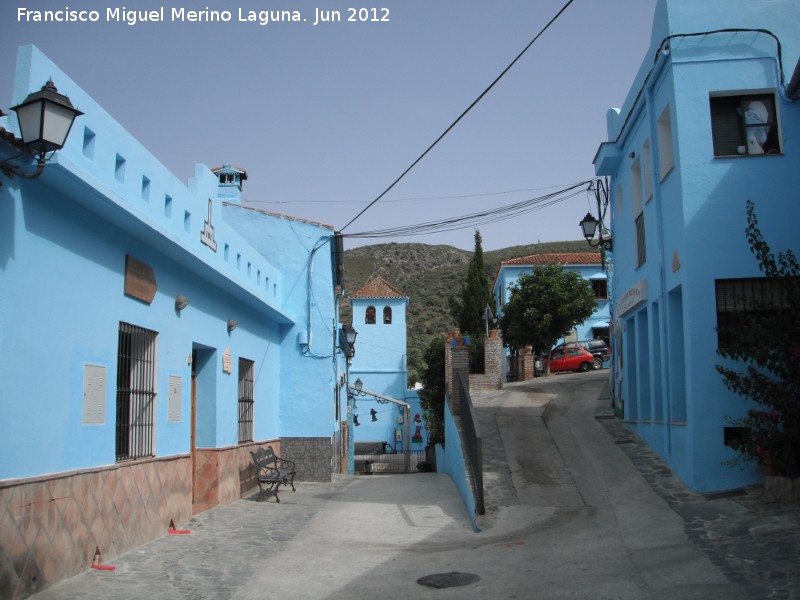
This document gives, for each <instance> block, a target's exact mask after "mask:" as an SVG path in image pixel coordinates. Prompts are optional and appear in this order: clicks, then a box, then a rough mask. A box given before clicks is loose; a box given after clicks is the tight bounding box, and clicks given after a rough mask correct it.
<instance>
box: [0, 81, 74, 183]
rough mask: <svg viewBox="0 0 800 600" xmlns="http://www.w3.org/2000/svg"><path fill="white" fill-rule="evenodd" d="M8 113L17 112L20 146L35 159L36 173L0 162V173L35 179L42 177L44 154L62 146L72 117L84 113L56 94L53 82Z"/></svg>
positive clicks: (66, 98)
mask: <svg viewBox="0 0 800 600" xmlns="http://www.w3.org/2000/svg"><path fill="white" fill-rule="evenodd" d="M11 110H13V111H14V112H16V113H17V121H18V122H19V130H20V135H22V143H23V144H25V149H26V151H27V153H28V154H30V155H31V156H33V157H35V158H36V170H35V171H23V170H22V169H20V167H19V166H18V165H13V164H11V163H9V162H8V161H0V170H2V172H3V174H4V175H5V176H6V177H8V178H11V177H13V176H14V175H16V176H18V177H22V178H24V179H35V178H36V177H38V176H39V175H41V174H42V171H43V170H44V166H45V162H46V161H47V158H46V155H47V153H48V152H55V151H56V150H60V149H61V148H63V147H64V144H65V143H66V141H67V136H68V135H69V132H70V129H72V123H73V122H74V121H75V117H78V116H80V115H82V114H83V113H82V112H81V111H79V110H78V109H76V108H75V107H74V106H72V102H70V100H69V98H68V97H67V96H65V95H63V94H59V93H58V90H57V89H56V86H55V85H53V81H52V80H48V82H47V83H46V84H45V85H44V86H43V87H42V89H41V90H40V91H38V92H34V93H33V94H30V95H29V96H28V97H27V98H25V100H24V101H23V102H22V103H21V104H18V105H17V106H12V107H11Z"/></svg>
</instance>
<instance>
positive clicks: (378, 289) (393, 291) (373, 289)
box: [348, 275, 408, 298]
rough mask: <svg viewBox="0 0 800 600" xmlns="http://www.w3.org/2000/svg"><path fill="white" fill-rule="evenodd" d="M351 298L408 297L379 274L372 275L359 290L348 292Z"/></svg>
mask: <svg viewBox="0 0 800 600" xmlns="http://www.w3.org/2000/svg"><path fill="white" fill-rule="evenodd" d="M348 296H350V297H351V298H408V296H406V295H405V294H404V293H403V292H401V291H400V290H398V289H397V288H395V287H394V286H392V284H390V283H389V282H388V281H386V280H385V279H384V278H383V277H381V276H380V275H373V276H372V277H371V278H370V279H369V281H367V283H365V284H364V287H362V288H361V289H359V290H356V291H355V292H353V293H352V294H348Z"/></svg>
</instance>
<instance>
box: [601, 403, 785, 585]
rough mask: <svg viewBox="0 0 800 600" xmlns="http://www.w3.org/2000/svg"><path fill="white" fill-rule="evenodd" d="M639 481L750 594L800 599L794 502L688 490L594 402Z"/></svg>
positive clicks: (752, 492) (749, 491)
mask: <svg viewBox="0 0 800 600" xmlns="http://www.w3.org/2000/svg"><path fill="white" fill-rule="evenodd" d="M595 418H597V420H598V422H599V423H600V424H602V425H603V427H604V428H605V429H606V431H607V432H608V433H609V435H610V436H611V437H612V438H613V439H614V440H615V443H616V444H617V445H619V447H620V448H621V449H622V450H623V452H625V454H626V455H627V456H628V458H630V460H631V462H632V463H633V464H634V466H635V467H636V468H637V469H638V470H639V472H640V473H641V474H642V476H643V477H644V478H645V480H646V481H647V482H648V483H649V484H650V486H651V487H652V488H653V490H655V492H656V493H657V494H658V495H659V496H661V497H662V498H663V499H664V500H665V501H666V502H667V504H669V506H670V507H671V508H672V509H673V510H674V511H675V512H676V513H678V514H679V515H680V516H681V517H682V518H683V520H684V530H685V531H686V534H687V535H688V537H689V539H690V540H692V542H694V544H695V545H696V546H698V547H699V548H701V549H702V550H703V551H704V552H705V553H706V555H707V556H708V557H709V559H710V560H711V562H712V563H714V564H715V565H716V566H717V567H719V569H720V570H721V571H722V572H723V573H724V574H725V576H726V577H728V579H729V580H730V581H732V582H734V583H737V584H738V585H740V586H741V587H742V589H744V590H745V591H746V592H747V595H748V596H749V597H750V598H776V599H781V600H784V599H785V600H790V599H791V600H800V506H783V505H781V504H778V503H775V502H765V501H763V500H762V498H761V495H762V488H761V487H760V486H753V487H749V488H745V489H742V490H735V491H733V492H728V493H720V494H697V493H694V492H692V491H691V490H689V489H688V488H687V487H686V486H685V485H684V484H683V483H682V482H681V481H680V479H678V478H677V477H676V476H675V475H673V474H672V472H671V471H670V470H669V468H668V467H667V466H666V465H665V463H664V462H663V461H662V460H661V459H660V458H659V457H658V456H657V455H656V454H655V453H654V452H653V451H652V450H651V449H650V447H649V446H647V445H646V444H645V443H643V442H642V441H641V440H639V438H638V437H636V435H635V434H634V433H633V432H631V431H630V430H629V429H628V428H626V427H625V425H624V424H623V423H622V422H621V421H619V419H617V418H615V417H614V416H613V414H612V411H611V407H610V404H609V403H608V402H605V403H603V402H602V400H601V402H600V403H598V408H597V411H596V414H595Z"/></svg>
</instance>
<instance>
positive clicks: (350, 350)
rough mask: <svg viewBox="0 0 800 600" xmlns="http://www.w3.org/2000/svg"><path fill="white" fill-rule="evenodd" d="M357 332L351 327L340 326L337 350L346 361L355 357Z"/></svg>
mask: <svg viewBox="0 0 800 600" xmlns="http://www.w3.org/2000/svg"><path fill="white" fill-rule="evenodd" d="M357 336H358V332H357V331H356V330H355V329H353V326H352V325H342V328H341V329H340V330H339V348H341V350H342V353H344V355H345V356H346V357H347V359H348V360H350V359H352V358H353V357H354V356H355V355H356V337H357Z"/></svg>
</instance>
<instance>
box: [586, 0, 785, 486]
mask: <svg viewBox="0 0 800 600" xmlns="http://www.w3.org/2000/svg"><path fill="white" fill-rule="evenodd" d="M725 28H751V29H756V28H759V29H767V30H769V31H771V32H772V33H773V34H774V35H775V36H776V37H777V39H778V40H779V41H780V44H781V49H782V53H781V54H779V52H778V45H777V43H776V39H775V38H773V37H772V36H770V35H767V34H764V33H754V32H738V33H716V34H706V35H700V36H687V35H685V34H692V33H701V32H706V31H711V30H719V29H725ZM798 31H800V2H798V0H777V1H774V2H752V1H745V0H709V1H708V2H702V3H700V2H692V1H690V0H661V1H660V2H659V4H658V7H657V9H656V13H655V22H654V25H653V37H652V41H651V48H650V50H649V51H648V53H647V55H646V56H645V57H644V60H643V64H642V68H641V70H640V72H639V74H638V76H637V78H636V81H635V82H634V83H633V85H632V87H631V89H630V91H629V92H628V97H627V99H626V101H625V103H624V105H623V107H622V109H621V110H619V109H612V110H611V111H609V115H608V118H607V120H608V139H609V141H608V142H607V143H605V144H603V145H601V148H600V150H599V151H598V154H597V156H596V158H595V167H596V171H597V173H598V174H599V175H607V176H610V177H611V183H610V190H611V200H610V202H611V206H610V209H609V213H610V214H611V229H612V231H613V234H614V251H615V252H614V260H615V270H614V282H613V288H614V292H615V297H616V300H615V302H617V304H618V305H619V304H620V303H619V301H620V300H621V299H622V298H623V297H625V294H626V293H628V294H629V295H628V298H629V299H630V298H631V297H632V294H639V302H638V303H635V302H630V303H627V304H626V303H624V302H623V303H622V305H621V306H619V309H618V311H617V314H616V315H615V321H614V325H615V331H614V335H613V338H614V340H615V342H616V345H617V351H618V352H621V353H620V354H618V356H619V358H620V359H621V361H615V370H616V373H615V380H616V381H617V382H618V383H619V387H618V391H617V394H618V400H621V401H623V402H624V410H625V416H626V418H628V419H630V420H631V426H632V427H633V428H634V429H635V431H636V432H637V434H639V435H640V436H641V437H642V438H643V439H645V440H646V441H647V442H648V443H650V444H651V445H652V446H653V448H654V449H655V450H656V451H657V452H659V454H660V455H661V456H663V457H664V458H665V459H666V460H667V462H668V463H669V464H670V466H671V467H672V469H673V470H674V471H675V472H676V473H677V474H678V475H679V476H680V477H681V478H682V479H683V480H684V481H686V482H687V483H688V484H689V485H690V486H691V487H692V488H693V489H695V490H699V491H714V490H721V489H728V488H734V487H738V486H742V485H746V484H749V483H753V482H756V481H758V480H759V474H758V473H757V471H756V469H755V468H753V469H749V470H744V471H741V470H738V469H732V468H729V467H726V466H723V465H722V464H721V462H722V461H723V460H725V459H727V458H730V457H732V456H733V453H732V452H731V451H730V449H729V448H726V447H725V446H724V444H723V428H724V426H725V425H726V423H725V417H726V416H730V417H737V416H741V415H743V414H744V413H745V411H746V410H747V408H748V406H749V402H748V401H747V400H745V399H742V398H740V397H738V396H735V395H733V394H731V393H730V392H728V391H727V389H726V388H725V387H724V385H723V384H722V380H721V377H720V376H719V375H718V374H717V373H716V371H715V370H714V365H715V364H717V363H718V362H719V359H718V357H717V355H716V347H717V335H716V323H717V316H716V304H715V280H716V279H723V278H744V277H758V276H760V275H761V273H760V272H759V270H758V266H757V263H756V261H755V259H754V258H753V256H752V254H751V253H750V251H749V249H748V246H747V242H746V240H745V237H744V228H745V226H746V220H745V202H746V201H747V200H748V199H752V200H753V201H754V202H755V203H756V211H757V214H758V218H759V226H760V228H761V230H762V232H763V233H764V235H765V237H766V238H767V240H768V241H769V243H770V244H771V245H772V247H773V249H775V250H783V249H787V248H793V249H794V250H795V251H796V250H797V237H796V235H795V234H794V233H793V231H792V225H791V220H789V219H787V218H786V216H787V215H790V214H794V213H796V206H795V204H796V195H797V194H796V193H795V192H794V191H793V190H794V178H795V173H796V171H797V168H798V167H800V140H798V138H797V135H796V132H797V131H800V105H798V103H797V102H789V101H788V100H787V99H786V98H785V96H784V95H783V93H782V91H781V81H780V80H781V72H780V70H779V69H780V63H779V58H781V59H782V61H783V69H784V70H785V73H784V74H783V75H784V76H785V77H786V79H787V80H788V78H789V77H790V76H791V72H792V70H793V69H794V66H795V65H796V64H797V60H798V56H800V39H798V37H797V32H798ZM669 35H672V36H675V37H672V38H671V40H669V42H668V45H669V46H668V48H667V47H666V46H662V42H664V40H665V38H666V37H667V36H669ZM659 48H661V50H660V52H657V51H658V50H659ZM656 56H657V58H656ZM756 91H757V92H759V93H774V94H775V98H776V108H777V113H778V117H777V119H778V127H779V129H780V133H781V150H782V152H781V153H780V154H776V155H770V156H735V157H725V158H721V157H717V158H715V157H714V150H713V146H712V135H711V122H710V112H711V111H710V100H709V98H710V97H711V96H712V95H720V94H723V95H724V94H728V95H736V94H747V93H753V92H756ZM665 111H668V113H669V119H668V121H667V119H665V118H664V117H663V115H665V114H666V113H665ZM667 125H668V127H667ZM669 139H671V142H672V147H671V151H670V150H669V148H668V147H667V146H665V145H664V144H663V142H664V141H666V140H669ZM665 159H666V161H665ZM637 161H638V164H639V165H640V169H639V170H637V169H636V166H635V165H636V164H637ZM670 164H671V166H670ZM647 171H649V172H650V173H651V174H652V182H653V183H652V195H649V194H646V193H645V194H643V197H642V207H641V210H642V212H643V214H644V220H645V238H646V246H647V259H646V261H645V262H644V263H643V264H641V265H637V259H636V256H637V255H636V234H635V228H634V219H635V218H636V214H635V213H636V212H638V211H635V209H634V202H633V198H634V195H635V194H634V188H635V187H637V186H639V187H641V188H642V189H646V186H647V181H646V178H645V177H646V172H647Z"/></svg>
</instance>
